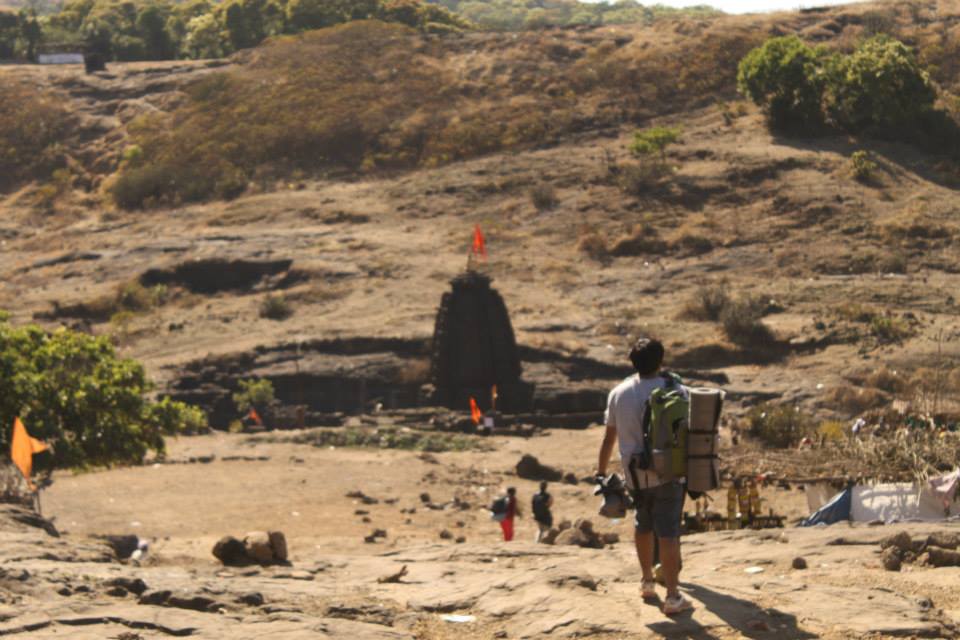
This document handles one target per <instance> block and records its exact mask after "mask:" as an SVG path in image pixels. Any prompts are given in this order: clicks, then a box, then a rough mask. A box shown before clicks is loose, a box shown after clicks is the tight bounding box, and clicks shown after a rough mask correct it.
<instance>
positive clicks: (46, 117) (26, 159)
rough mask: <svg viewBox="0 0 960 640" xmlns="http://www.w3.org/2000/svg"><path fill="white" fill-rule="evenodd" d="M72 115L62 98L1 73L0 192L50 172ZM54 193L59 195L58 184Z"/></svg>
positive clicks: (58, 162) (59, 160) (59, 161)
mask: <svg viewBox="0 0 960 640" xmlns="http://www.w3.org/2000/svg"><path fill="white" fill-rule="evenodd" d="M69 126H70V116H69V113H68V112H67V110H66V109H65V108H64V106H63V101H62V100H59V99H57V98H56V97H55V96H54V95H52V94H50V93H48V92H46V91H43V90H41V89H38V88H37V87H36V86H34V85H33V84H30V83H26V82H22V81H20V80H16V79H14V78H11V77H9V76H7V77H0V193H3V192H5V191H7V190H9V189H11V188H13V187H16V186H18V185H19V184H21V183H23V182H26V181H28V180H31V179H34V178H38V177H41V176H47V175H50V174H51V173H52V172H53V171H54V170H55V169H57V168H58V165H61V166H62V162H63V157H62V154H61V153H60V144H61V142H62V141H63V139H64V137H65V136H66V135H67V133H68V130H69ZM54 189H56V192H55V193H52V196H53V197H55V196H56V195H59V187H58V186H55V185H54Z"/></svg>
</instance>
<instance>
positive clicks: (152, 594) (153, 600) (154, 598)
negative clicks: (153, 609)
mask: <svg viewBox="0 0 960 640" xmlns="http://www.w3.org/2000/svg"><path fill="white" fill-rule="evenodd" d="M171 595H173V593H172V592H171V591H168V590H166V589H164V590H162V591H149V592H147V593H145V594H143V595H142V596H140V599H139V600H137V604H150V605H155V606H159V605H162V604H166V602H167V600H169V599H170V596H171Z"/></svg>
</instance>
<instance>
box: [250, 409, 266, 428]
mask: <svg viewBox="0 0 960 640" xmlns="http://www.w3.org/2000/svg"><path fill="white" fill-rule="evenodd" d="M247 417H248V418H250V419H251V420H253V421H254V422H256V423H257V424H259V425H263V420H261V419H260V414H259V413H257V410H256V409H254V408H253V407H250V413H248V414H247Z"/></svg>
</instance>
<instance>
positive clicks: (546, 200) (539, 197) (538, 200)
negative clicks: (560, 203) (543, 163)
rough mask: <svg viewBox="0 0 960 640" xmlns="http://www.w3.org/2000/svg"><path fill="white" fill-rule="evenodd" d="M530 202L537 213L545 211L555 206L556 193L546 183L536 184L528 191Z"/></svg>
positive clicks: (551, 186)
mask: <svg viewBox="0 0 960 640" xmlns="http://www.w3.org/2000/svg"><path fill="white" fill-rule="evenodd" d="M530 200H531V201H532V202H533V206H535V207H536V208H537V211H547V210H549V209H553V208H554V207H555V206H557V192H556V190H554V188H553V185H551V184H550V183H548V182H538V183H537V184H536V185H534V187H533V188H532V189H530Z"/></svg>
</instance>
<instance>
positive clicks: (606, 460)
mask: <svg viewBox="0 0 960 640" xmlns="http://www.w3.org/2000/svg"><path fill="white" fill-rule="evenodd" d="M616 442H617V428H616V427H611V426H608V427H607V431H606V433H604V434H603V443H602V444H601V445H600V459H599V460H598V461H597V473H598V474H599V475H601V476H605V475H607V465H608V464H610V455H611V454H612V453H613V445H614V444H616Z"/></svg>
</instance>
